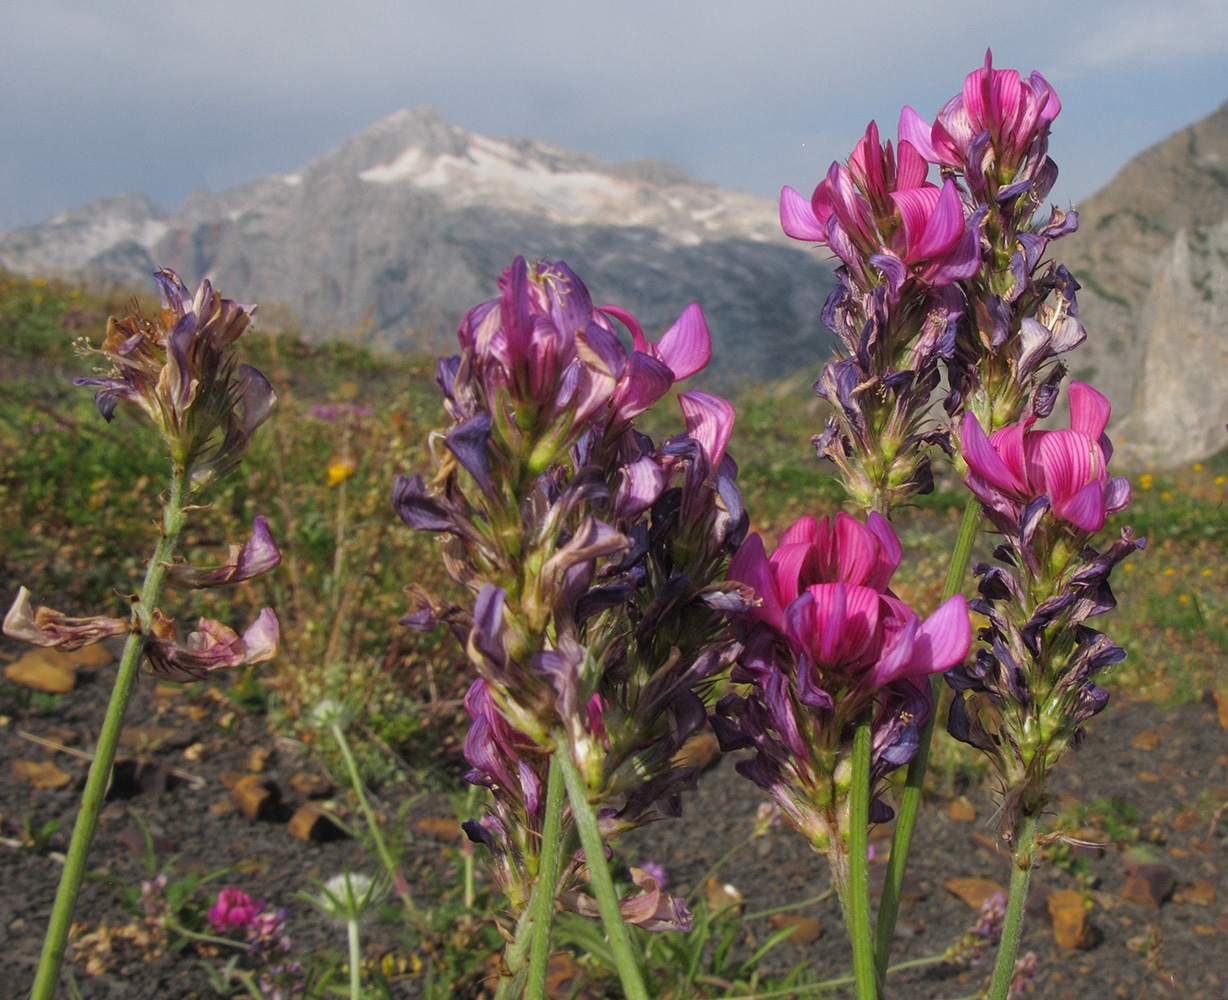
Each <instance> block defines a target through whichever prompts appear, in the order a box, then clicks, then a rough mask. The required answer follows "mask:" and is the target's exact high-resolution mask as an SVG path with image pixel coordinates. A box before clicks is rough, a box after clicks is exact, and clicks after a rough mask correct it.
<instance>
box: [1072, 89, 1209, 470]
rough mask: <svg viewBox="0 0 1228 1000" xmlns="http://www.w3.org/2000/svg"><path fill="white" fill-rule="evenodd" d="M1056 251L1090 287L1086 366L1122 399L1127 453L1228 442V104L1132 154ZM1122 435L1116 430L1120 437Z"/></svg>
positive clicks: (1156, 456) (1117, 415) (1140, 458)
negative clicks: (1227, 372) (1227, 423)
mask: <svg viewBox="0 0 1228 1000" xmlns="http://www.w3.org/2000/svg"><path fill="white" fill-rule="evenodd" d="M1076 207H1077V208H1078V210H1079V231H1078V232H1077V233H1076V234H1074V235H1073V236H1071V237H1069V238H1068V239H1065V240H1062V241H1061V242H1060V243H1059V244H1057V245H1055V247H1054V252H1055V254H1056V255H1057V256H1058V257H1059V258H1060V259H1061V260H1063V261H1065V262H1066V264H1067V266H1068V267H1069V268H1070V270H1071V271H1072V272H1073V273H1074V275H1075V277H1076V278H1077V279H1078V280H1079V282H1080V284H1081V285H1082V286H1083V287H1082V289H1081V290H1080V292H1079V315H1080V319H1081V320H1082V321H1083V324H1084V326H1086V328H1087V331H1088V337H1087V341H1086V343H1085V344H1084V345H1083V346H1082V347H1080V348H1079V350H1078V352H1076V354H1075V355H1074V356H1073V358H1072V361H1071V364H1072V369H1073V372H1074V374H1075V375H1076V376H1078V377H1082V378H1086V379H1087V380H1089V381H1091V382H1092V383H1094V384H1095V385H1096V387H1097V388H1099V389H1100V390H1101V391H1103V392H1104V393H1106V394H1107V395H1108V396H1109V398H1110V399H1111V400H1112V401H1113V412H1114V421H1115V424H1116V425H1117V426H1116V427H1115V430H1114V433H1115V434H1116V435H1117V438H1120V440H1121V446H1120V453H1121V458H1122V459H1124V460H1125V461H1127V462H1135V463H1138V462H1155V463H1157V464H1160V465H1168V464H1176V463H1180V462H1186V461H1193V460H1194V459H1197V458H1201V457H1203V456H1205V455H1208V454H1210V453H1212V452H1215V451H1218V450H1219V449H1220V448H1221V447H1223V446H1224V445H1225V444H1228V435H1225V433H1224V419H1225V405H1224V399H1225V391H1224V390H1225V388H1228V384H1226V383H1228V380H1226V378H1225V376H1224V372H1223V364H1224V359H1225V352H1226V350H1228V325H1226V324H1225V318H1226V316H1225V312H1226V310H1228V243H1226V242H1225V234H1226V232H1228V230H1226V228H1225V226H1226V224H1228V104H1225V105H1224V106H1223V107H1221V108H1220V109H1219V110H1218V111H1216V112H1215V113H1214V114H1213V115H1211V116H1209V117H1207V118H1205V119H1203V120H1202V121H1200V122H1198V123H1196V124H1194V125H1191V126H1190V127H1189V128H1187V129H1183V130H1182V131H1180V132H1178V133H1177V134H1175V135H1173V136H1170V137H1169V138H1168V139H1166V140H1164V141H1163V142H1161V143H1159V144H1157V145H1155V146H1153V147H1151V148H1150V149H1148V150H1146V151H1144V152H1143V153H1141V154H1139V155H1138V156H1136V157H1135V158H1134V159H1133V160H1131V161H1130V162H1129V163H1128V164H1127V165H1126V166H1125V167H1124V168H1123V169H1122V170H1121V172H1120V173H1119V174H1118V175H1117V176H1116V177H1115V178H1114V179H1113V181H1112V182H1111V183H1110V184H1109V185H1108V186H1107V187H1105V188H1104V189H1103V190H1101V191H1099V192H1098V193H1097V194H1095V195H1094V196H1093V197H1091V198H1090V199H1088V200H1087V202H1085V203H1084V204H1082V205H1078V206H1076ZM1115 440H1116V438H1115Z"/></svg>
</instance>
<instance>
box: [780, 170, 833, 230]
mask: <svg viewBox="0 0 1228 1000" xmlns="http://www.w3.org/2000/svg"><path fill="white" fill-rule="evenodd" d="M780 228H781V229H783V230H784V231H785V235H786V236H792V237H793V239H795V240H812V241H813V242H815V243H826V242H827V227H826V226H825V225H824V224H823V223H822V222H820V221H819V220H818V219H817V218H816V217H815V214H814V209H813V208H812V207H811V204H810V202H808V201H807V200H806V199H805V198H803V197H802V196H801V195H800V194H798V193H797V192H796V191H794V190H793V188H791V187H789V186H788V185H787V184H786V185H785V186H784V187H783V188H781V189H780Z"/></svg>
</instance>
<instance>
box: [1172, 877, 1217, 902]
mask: <svg viewBox="0 0 1228 1000" xmlns="http://www.w3.org/2000/svg"><path fill="white" fill-rule="evenodd" d="M1179 901H1180V902H1183V903H1193V904H1194V905H1195V906H1210V905H1211V904H1212V903H1214V902H1215V883H1214V882H1208V881H1207V880H1206V879H1195V880H1194V882H1193V883H1191V884H1190V885H1187V886H1186V887H1185V888H1184V889H1182V890H1181V896H1180V898H1179Z"/></svg>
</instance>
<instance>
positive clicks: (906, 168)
mask: <svg viewBox="0 0 1228 1000" xmlns="http://www.w3.org/2000/svg"><path fill="white" fill-rule="evenodd" d="M896 156H897V158H898V161H899V162H898V163H897V164H896V168H895V186H896V188H897V189H900V190H902V189H905V188H917V187H921V186H922V185H923V184H924V183H925V178H926V175H927V174H928V173H929V171H930V165H929V164H928V163H927V162H926V160H925V157H924V156H922V155H921V153H920V152H918V150H917V148H916V147H915V146H914V145H913V144H912V143H911V142H907V141H905V140H903V139H901V140H900V148H899V150H898V151H897V153H896Z"/></svg>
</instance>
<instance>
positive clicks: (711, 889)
mask: <svg viewBox="0 0 1228 1000" xmlns="http://www.w3.org/2000/svg"><path fill="white" fill-rule="evenodd" d="M704 898H705V900H707V903H708V910H709V911H710V912H712V913H715V912H716V911H717V910H724V909H727V908H729V907H732V908H733V912H734V913H738V912H739V911H740V907H741V904H742V894H741V893H740V892H738V890H737V889H735V888H734V887H733V886H732V885H731V884H729V883H728V882H726V883H724V884H722V883H720V882H718V881H717V880H716V876H715V875H712V876H709V878H708V881H707V882H705V883H704Z"/></svg>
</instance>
